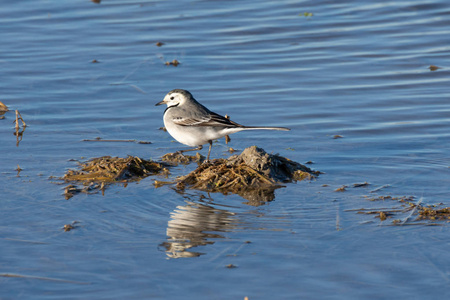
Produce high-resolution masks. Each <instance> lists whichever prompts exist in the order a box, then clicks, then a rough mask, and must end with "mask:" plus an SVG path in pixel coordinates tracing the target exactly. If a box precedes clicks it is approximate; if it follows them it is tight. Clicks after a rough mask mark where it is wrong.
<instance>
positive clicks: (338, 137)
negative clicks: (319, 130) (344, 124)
mask: <svg viewBox="0 0 450 300" xmlns="http://www.w3.org/2000/svg"><path fill="white" fill-rule="evenodd" d="M343 137H344V136H342V135H340V134H336V135H333V139H342V138H343Z"/></svg>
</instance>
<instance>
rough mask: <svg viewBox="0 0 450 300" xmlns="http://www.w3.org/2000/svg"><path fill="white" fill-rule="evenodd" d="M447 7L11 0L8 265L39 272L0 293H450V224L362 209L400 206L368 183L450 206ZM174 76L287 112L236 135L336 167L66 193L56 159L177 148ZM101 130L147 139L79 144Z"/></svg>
mask: <svg viewBox="0 0 450 300" xmlns="http://www.w3.org/2000/svg"><path fill="white" fill-rule="evenodd" d="M305 12H310V13H313V15H312V16H310V17H305V16H304V13H305ZM449 15H450V8H449V6H448V4H447V3H446V1H444V0H432V1H425V2H424V1H396V2H391V1H379V2H377V3H373V1H346V2H345V3H343V2H339V1H334V2H333V1H288V0H286V1H276V2H273V1H257V2H255V1H253V2H251V3H247V2H242V1H189V2H187V1H135V2H132V1H125V2H124V1H106V0H105V1H102V3H101V4H94V3H92V2H90V1H87V0H78V1H58V2H53V1H21V2H20V3H19V2H17V3H16V2H11V3H8V4H6V5H4V6H3V8H2V10H1V12H0V40H1V41H2V43H0V53H1V54H0V67H1V72H0V76H1V80H0V91H1V94H0V101H2V102H4V103H5V104H7V105H8V106H9V107H10V109H12V110H14V109H18V110H20V112H21V114H22V116H23V117H24V119H25V121H26V122H27V124H28V125H29V126H28V127H27V128H26V129H25V132H23V138H22V141H21V142H20V144H19V146H16V137H15V136H14V135H13V133H14V125H13V124H12V123H11V122H12V121H13V119H14V114H13V113H10V112H8V113H7V114H5V119H1V120H0V153H2V161H1V163H0V187H1V197H0V247H1V249H2V252H1V254H2V255H0V273H1V274H3V275H5V274H19V275H23V276H25V277H22V278H14V277H0V298H1V299H25V298H33V299H49V298H53V299H55V298H61V297H64V298H68V299H86V298H96V299H111V298H118V299H123V298H128V299H143V298H144V299H153V298H154V299H167V298H181V297H185V298H189V299H243V298H244V297H245V296H248V297H249V299H273V298H282V299H299V298H307V299H361V298H371V299H386V298H388V297H389V298H407V297H408V298H413V299H421V298H436V297H440V298H445V297H446V296H447V297H448V296H449V293H448V289H447V288H446V287H447V286H448V284H449V281H450V264H449V263H448V261H449V260H450V256H449V254H448V247H449V242H448V234H449V227H448V223H447V222H436V223H437V224H438V226H428V225H430V224H431V223H430V222H425V223H424V224H419V225H411V226H408V225H406V224H407V223H414V222H410V221H408V222H407V223H406V224H405V225H404V226H390V225H392V220H393V219H394V217H393V218H390V219H388V220H386V221H384V222H381V221H380V220H379V219H377V218H374V216H373V215H362V214H357V212H356V211H354V210H355V209H360V208H376V207H378V208H383V207H388V208H389V207H398V203H396V202H395V201H384V202H371V201H368V197H378V196H387V195H390V196H397V197H398V196H414V197H415V198H416V201H422V203H423V204H426V205H431V204H439V203H442V206H444V207H445V206H450V202H449V199H448V195H449V194H450V188H449V187H450V175H449V170H450V169H449V167H450V162H449V149H450V142H449V141H450V139H449V137H450V130H449V128H450V126H449V125H450V103H449V99H450V92H449V88H448V87H449V85H450V79H449V71H448V68H449V66H450V62H449V59H450V55H449V53H450V38H449V37H450V21H449V18H448V16H449ZM157 42H163V43H164V45H162V46H161V47H158V46H156V43H157ZM173 59H176V60H178V61H180V63H181V64H180V65H179V66H177V67H174V66H166V65H165V64H164V63H165V62H166V61H172V60H173ZM93 60H97V61H98V63H93V62H92V61H93ZM430 65H436V66H438V67H440V69H437V70H435V71H431V70H430V69H429V66H430ZM174 88H184V89H188V90H190V91H191V92H192V93H193V94H194V96H195V97H196V98H197V100H199V101H200V102H202V103H203V104H205V105H206V106H208V107H209V108H210V109H211V110H213V111H215V112H217V113H220V114H223V115H224V114H228V115H231V118H232V119H233V120H234V121H236V122H238V123H243V124H246V125H267V126H285V127H289V128H291V129H292V130H291V131H290V132H270V131H269V132H266V131H264V132H242V133H238V134H235V135H233V136H231V138H232V141H231V146H232V147H233V148H235V149H239V150H243V149H244V148H246V147H249V146H251V145H258V146H259V147H262V148H264V149H265V150H266V151H267V152H273V153H279V154H281V155H283V156H286V157H288V158H290V159H292V160H294V161H298V162H301V163H304V162H306V161H313V162H314V164H313V165H311V167H313V168H314V169H316V170H320V171H322V172H324V174H322V175H321V176H320V177H319V179H318V180H316V181H311V182H299V183H296V184H287V185H286V187H285V188H282V189H278V190H276V191H275V199H274V200H273V201H271V202H268V203H257V204H255V203H251V202H249V201H248V200H246V199H243V198H241V197H239V196H237V195H227V196H225V195H222V194H211V195H209V194H207V193H203V192H197V191H187V192H186V193H184V194H180V193H177V192H176V191H175V190H174V189H172V188H171V187H170V186H164V187H161V188H158V189H156V188H154V186H153V185H152V183H153V180H154V179H155V178H152V177H149V178H146V179H144V180H141V181H140V182H139V183H133V184H129V185H128V186H126V187H124V186H119V185H118V186H113V187H110V188H109V189H107V191H106V193H105V195H104V196H102V195H101V194H95V195H85V194H80V195H77V196H75V197H73V198H72V199H70V200H67V201H66V200H64V196H63V195H62V194H63V187H64V185H60V184H58V183H60V182H59V181H58V180H56V179H54V178H51V176H55V177H60V176H62V175H63V174H64V172H65V171H66V170H67V169H68V168H75V167H76V165H77V164H76V162H75V161H73V159H75V160H84V159H88V158H92V157H99V156H103V155H111V156H126V155H128V154H129V155H135V156H140V157H143V158H152V159H156V160H157V159H159V158H160V157H161V156H162V155H163V154H165V153H167V152H172V151H176V150H179V149H181V148H183V146H182V145H180V144H178V143H176V142H173V139H172V138H171V137H170V136H169V135H168V134H167V133H166V132H163V131H161V130H158V129H159V127H161V126H163V122H162V113H163V109H162V108H161V107H155V106H154V104H155V103H156V102H159V101H161V100H162V98H163V97H164V95H165V94H166V93H167V92H168V91H170V90H172V89H174ZM335 135H341V136H342V137H343V138H339V139H334V138H333V136H335ZM95 137H102V138H104V139H136V140H144V141H151V142H152V144H150V145H142V144H137V143H95V142H91V143H89V142H83V139H93V138H95ZM205 148H206V147H205ZM227 149H228V148H227V145H225V143H224V141H223V140H221V141H219V142H218V143H215V144H214V147H213V152H212V156H213V157H214V158H217V157H226V156H228V155H229V154H228V152H227ZM206 151H207V150H206V149H205V150H203V154H206ZM17 165H19V166H20V168H21V169H22V171H21V172H20V174H19V176H17V171H15V169H16V168H17ZM194 167H195V166H187V167H183V166H180V167H176V168H174V169H173V170H172V176H173V177H175V176H179V175H182V174H186V173H187V172H188V171H190V170H192V169H193V168H194ZM364 181H367V182H369V183H370V185H369V186H368V187H361V188H353V187H352V184H354V183H360V182H364ZM324 185H326V186H324ZM342 185H348V186H349V187H348V188H347V191H346V192H343V193H338V192H334V190H335V189H337V188H339V187H341V186H342ZM383 186H386V187H385V188H381V189H379V190H377V191H375V192H373V193H371V191H373V190H376V189H378V188H380V187H383ZM396 217H398V218H401V220H405V218H407V217H408V215H407V214H401V215H399V216H396ZM73 221H78V222H79V223H77V225H78V227H77V228H76V229H75V230H72V231H70V232H64V231H63V230H62V229H61V228H62V226H63V225H64V224H69V223H72V222H73ZM411 221H412V220H411ZM230 264H231V265H233V266H236V268H227V267H226V266H228V265H230Z"/></svg>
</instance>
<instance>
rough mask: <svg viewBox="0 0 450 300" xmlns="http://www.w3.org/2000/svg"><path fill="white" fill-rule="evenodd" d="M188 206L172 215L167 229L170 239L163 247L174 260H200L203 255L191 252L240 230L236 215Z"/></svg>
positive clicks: (193, 204) (180, 207) (192, 205)
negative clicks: (181, 258) (185, 258)
mask: <svg viewBox="0 0 450 300" xmlns="http://www.w3.org/2000/svg"><path fill="white" fill-rule="evenodd" d="M186 203H187V205H184V206H177V208H176V209H175V210H174V212H172V213H171V220H170V221H169V223H168V227H167V236H168V239H167V241H166V242H164V243H162V244H161V246H164V247H165V248H166V253H167V256H169V257H171V258H179V257H196V256H200V255H202V254H203V253H200V252H190V251H187V249H190V248H193V247H197V246H204V245H208V244H214V241H211V240H210V239H212V238H224V236H223V235H221V234H219V233H218V232H226V231H230V230H232V229H234V228H235V227H236V222H237V220H236V218H235V217H234V215H235V214H234V213H231V212H229V211H226V210H223V209H217V208H214V207H212V206H209V205H206V204H201V203H194V202H190V201H186Z"/></svg>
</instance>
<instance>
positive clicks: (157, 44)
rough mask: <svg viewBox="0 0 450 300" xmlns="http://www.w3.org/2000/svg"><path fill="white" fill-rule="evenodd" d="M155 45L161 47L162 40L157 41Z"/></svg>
mask: <svg viewBox="0 0 450 300" xmlns="http://www.w3.org/2000/svg"><path fill="white" fill-rule="evenodd" d="M155 45H156V46H158V47H161V46H162V45H164V43H162V42H157V43H156V44H155Z"/></svg>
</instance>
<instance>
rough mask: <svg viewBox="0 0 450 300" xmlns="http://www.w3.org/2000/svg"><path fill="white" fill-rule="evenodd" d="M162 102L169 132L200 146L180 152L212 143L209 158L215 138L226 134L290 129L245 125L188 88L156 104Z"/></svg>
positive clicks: (187, 143)
mask: <svg viewBox="0 0 450 300" xmlns="http://www.w3.org/2000/svg"><path fill="white" fill-rule="evenodd" d="M161 104H167V108H166V110H165V111H164V126H166V129H167V131H168V132H169V133H170V135H171V136H172V137H173V138H174V139H176V140H177V141H178V142H180V143H182V144H185V145H188V146H191V147H197V148H194V149H188V150H181V151H179V152H180V153H183V152H186V151H195V150H201V149H203V145H204V144H206V143H209V151H208V158H207V161H209V155H210V154H211V147H212V141H213V140H216V139H219V138H221V137H224V136H226V135H229V134H232V133H235V132H239V131H242V130H255V129H265V130H285V131H287V130H290V129H289V128H285V127H256V126H243V125H241V124H238V123H236V122H233V121H231V120H229V119H227V118H225V117H222V116H221V115H218V114H216V113H215V112H212V111H210V110H209V109H207V108H206V107H204V106H203V105H201V104H200V103H198V102H197V100H195V99H194V97H193V96H192V94H191V93H190V92H188V91H186V90H181V89H175V90H172V91H170V92H169V93H168V94H167V95H166V96H165V97H164V100H163V101H161V102H158V103H156V105H155V106H157V105H161Z"/></svg>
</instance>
